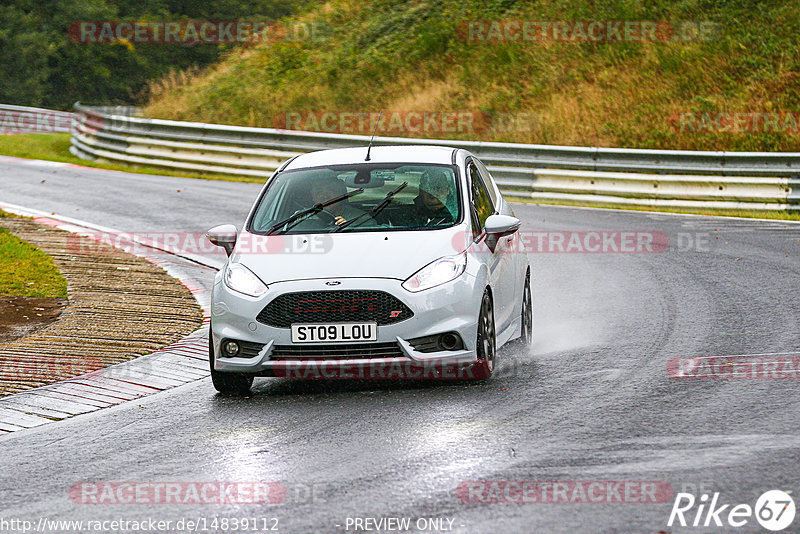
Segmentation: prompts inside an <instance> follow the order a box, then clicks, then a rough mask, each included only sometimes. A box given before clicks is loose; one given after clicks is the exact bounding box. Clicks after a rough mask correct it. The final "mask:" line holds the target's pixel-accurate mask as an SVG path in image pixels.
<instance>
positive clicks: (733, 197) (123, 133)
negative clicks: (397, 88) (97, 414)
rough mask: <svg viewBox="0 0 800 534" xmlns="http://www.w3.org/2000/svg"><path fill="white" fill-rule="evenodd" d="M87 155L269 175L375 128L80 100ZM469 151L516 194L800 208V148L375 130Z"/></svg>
mask: <svg viewBox="0 0 800 534" xmlns="http://www.w3.org/2000/svg"><path fill="white" fill-rule="evenodd" d="M75 110H76V111H75V120H74V122H73V136H72V147H71V149H70V150H71V151H72V153H73V154H75V155H77V156H79V157H81V158H84V159H106V160H110V161H115V162H122V163H129V164H142V165H154V166H161V167H165V168H171V169H178V170H184V171H199V172H214V173H223V174H232V175H239V176H255V177H264V178H267V177H269V175H270V174H271V173H272V171H274V170H275V169H276V168H277V167H278V166H279V165H280V163H281V162H283V161H285V160H286V159H287V158H290V157H292V156H294V155H296V154H298V153H303V152H309V151H312V150H320V149H326V148H345V147H354V146H365V145H366V144H367V143H368V141H369V137H368V136H362V135H344V134H327V133H318V132H299V131H291V130H277V129H270V128H248V127H241V126H229V125H220V124H204V123H195V122H178V121H168V120H160V119H145V118H141V117H134V116H131V115H125V114H120V113H114V112H113V111H111V112H110V110H108V109H97V108H91V107H87V106H83V105H81V104H76V105H75ZM395 144H403V145H447V146H453V147H458V148H465V149H467V150H470V151H471V152H473V153H474V154H475V155H477V156H478V157H480V158H481V159H482V160H483V161H484V162H485V163H486V165H487V166H488V167H489V170H490V171H491V173H492V175H493V176H494V177H495V179H496V180H497V182H498V184H499V185H500V186H501V188H502V189H503V190H504V191H505V193H506V194H507V195H509V196H514V197H518V198H530V199H534V200H539V201H543V202H575V203H580V204H588V205H631V206H659V205H660V206H667V207H685V208H709V209H714V210H717V211H727V210H732V209H737V210H738V209H754V210H782V209H800V153H756V152H696V151H670V150H630V149H617V148H589V147H567V146H547V145H523V144H514V143H490V142H481V141H457V140H435V139H411V138H399V137H376V138H375V145H395Z"/></svg>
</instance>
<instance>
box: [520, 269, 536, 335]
mask: <svg viewBox="0 0 800 534" xmlns="http://www.w3.org/2000/svg"><path fill="white" fill-rule="evenodd" d="M520 340H521V342H522V345H523V346H525V347H529V346H530V345H531V343H532V341H533V299H532V298H531V271H530V269H529V270H528V272H527V273H525V287H524V288H523V290H522V322H521V323H520Z"/></svg>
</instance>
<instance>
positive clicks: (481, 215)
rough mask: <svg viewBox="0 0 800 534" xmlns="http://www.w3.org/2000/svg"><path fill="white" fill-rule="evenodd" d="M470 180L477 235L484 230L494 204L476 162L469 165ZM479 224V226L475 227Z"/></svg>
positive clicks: (474, 228) (492, 211) (474, 224)
mask: <svg viewBox="0 0 800 534" xmlns="http://www.w3.org/2000/svg"><path fill="white" fill-rule="evenodd" d="M468 172H469V181H470V202H471V203H472V209H473V210H474V212H475V216H476V217H477V220H473V230H475V233H476V235H477V234H479V233H480V232H481V230H483V225H484V223H485V222H486V219H488V218H489V216H490V215H491V214H492V213H494V206H493V205H492V199H491V198H490V197H489V193H488V192H487V191H486V186H485V185H484V184H483V179H482V178H481V175H480V173H479V172H478V168H477V167H476V166H475V164H474V163H470V164H469V167H468ZM476 225H477V228H476V227H475V226H476Z"/></svg>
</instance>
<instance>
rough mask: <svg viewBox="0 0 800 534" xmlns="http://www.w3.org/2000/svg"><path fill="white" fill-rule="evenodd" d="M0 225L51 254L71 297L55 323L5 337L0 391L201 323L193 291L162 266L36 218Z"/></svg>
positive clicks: (134, 351) (124, 354)
mask: <svg viewBox="0 0 800 534" xmlns="http://www.w3.org/2000/svg"><path fill="white" fill-rule="evenodd" d="M0 225H2V226H3V227H5V228H6V229H7V230H9V231H10V232H11V233H13V234H14V235H16V236H18V237H20V238H21V239H24V240H25V241H27V242H28V243H31V244H32V245H34V246H36V247H38V248H39V249H41V250H42V251H44V252H45V253H47V254H49V255H50V256H52V257H53V259H54V260H55V263H56V265H57V266H58V268H59V270H60V271H61V273H62V274H63V276H64V277H65V278H66V279H67V283H68V295H69V304H68V305H67V307H66V309H65V310H64V311H63V312H62V314H61V316H60V317H59V319H58V320H57V321H55V322H54V323H52V324H50V325H48V326H46V327H44V328H42V329H40V330H38V331H36V332H34V333H32V334H31V335H28V336H26V337H23V338H20V339H17V340H15V341H12V342H8V343H0V397H2V396H6V395H10V394H13V393H17V392H20V391H24V390H26V389H30V388H35V387H39V386H44V385H46V384H50V383H53V382H56V381H60V380H64V379H67V378H72V377H76V376H79V375H84V374H86V373H89V372H91V371H95V370H98V369H101V368H103V367H106V366H109V365H113V364H117V363H121V362H125V361H128V360H131V359H133V358H136V357H138V356H141V355H144V354H148V353H151V352H153V351H155V350H157V349H159V348H161V347H164V346H165V345H168V344H170V343H174V342H176V341H178V340H180V339H182V338H184V337H185V336H187V335H188V334H190V333H192V332H194V331H196V330H197V329H198V328H199V327H201V326H202V322H203V314H202V312H201V309H200V307H199V305H198V303H197V301H196V300H195V298H194V297H193V296H192V294H191V292H190V291H189V290H188V289H187V288H186V287H185V286H184V285H182V284H181V283H180V282H179V281H178V280H176V279H174V278H173V277H171V276H170V275H168V274H167V273H166V271H164V270H163V269H162V268H161V267H159V266H158V265H155V264H154V263H151V262H149V261H147V260H145V259H142V258H139V257H136V256H134V255H132V254H128V253H126V252H123V251H121V250H118V249H114V248H112V247H110V246H106V245H100V244H99V243H98V242H97V241H95V240H92V239H90V238H88V237H83V236H79V235H76V234H71V233H69V232H66V231H64V230H60V229H57V228H53V227H50V226H46V225H43V224H39V223H37V222H35V221H33V220H31V219H25V218H17V217H11V218H3V219H0Z"/></svg>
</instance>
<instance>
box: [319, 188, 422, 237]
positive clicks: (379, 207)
mask: <svg viewBox="0 0 800 534" xmlns="http://www.w3.org/2000/svg"><path fill="white" fill-rule="evenodd" d="M407 185H408V182H403V183H402V184H400V186H399V187H396V188H395V189H393V190H392V191H389V192H388V193H386V196H385V197H383V200H381V201H380V202H378V205H377V206H375V207H374V208H372V210H370V211H369V212H366V211H365V212H364V213H362V214H361V215H359V216H358V217H356V218H355V219H350V220H349V221H347V222H344V223H342V224H340V225H339V228H337V229H336V230H334V232H341V231H342V230H344V229H345V228H347V227H348V226H350V225H351V224H354V223H355V222H356V221H357V220H359V219H361V218H362V217H366V216H367V215H377V214H378V213H380V212H381V210H382V209H383V208H385V207H386V206H388V205H389V203H390V202H391V201H392V197H393V196H395V195H396V194H397V193H399V192H400V191H402V190H403V188H404V187H405V186H407Z"/></svg>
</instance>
